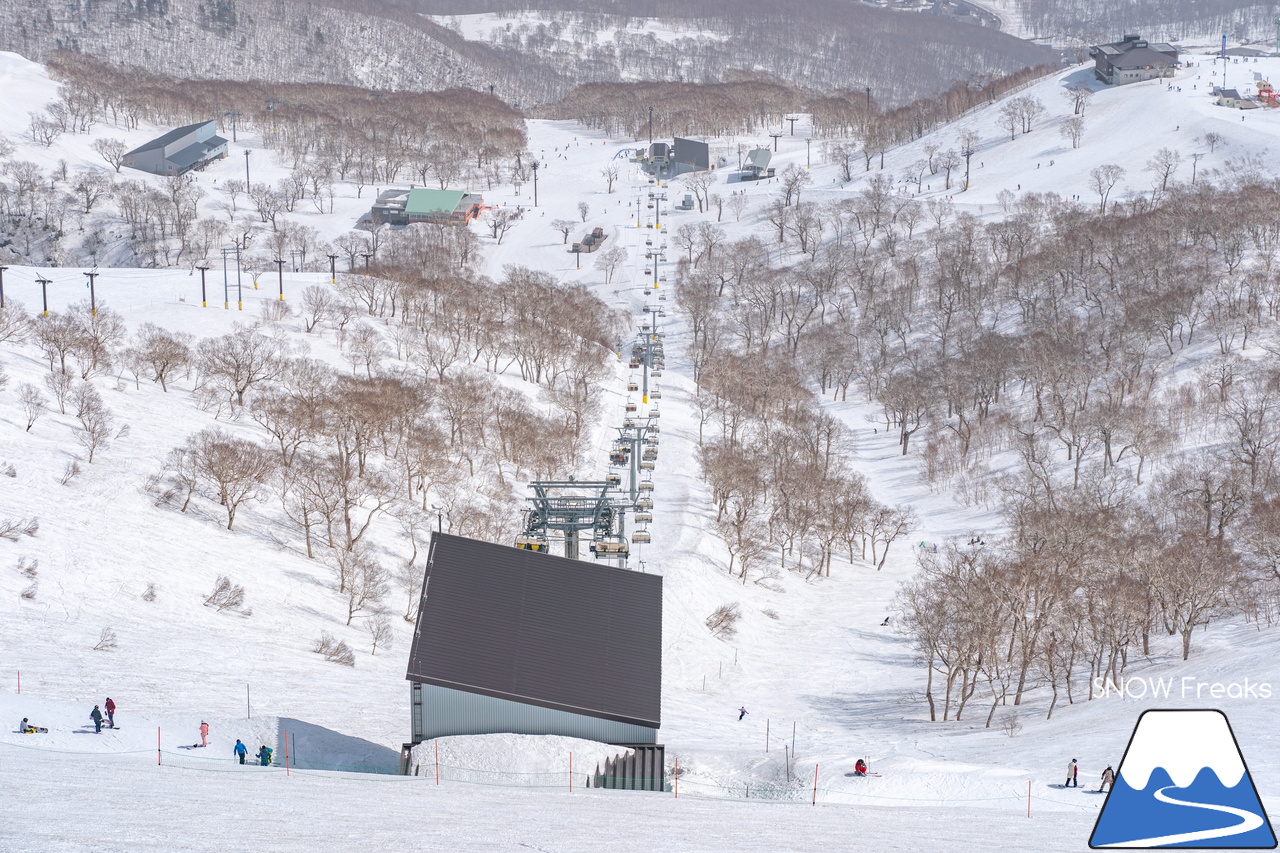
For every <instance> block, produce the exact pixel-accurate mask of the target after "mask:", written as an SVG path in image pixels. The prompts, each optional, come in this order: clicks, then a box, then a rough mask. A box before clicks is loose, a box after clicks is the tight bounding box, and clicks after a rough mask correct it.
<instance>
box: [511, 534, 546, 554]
mask: <svg viewBox="0 0 1280 853" xmlns="http://www.w3.org/2000/svg"><path fill="white" fill-rule="evenodd" d="M516 547H517V548H520V549H521V550H524V551H538V552H545V551H546V550H547V540H546V539H544V538H543V537H541V536H537V535H534V534H531V533H521V534H520V535H519V536H517V537H516Z"/></svg>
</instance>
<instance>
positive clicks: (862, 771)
mask: <svg viewBox="0 0 1280 853" xmlns="http://www.w3.org/2000/svg"><path fill="white" fill-rule="evenodd" d="M853 773H854V775H855V776H866V775H867V762H865V761H863V760H862V759H861V758H859V759H858V763H857V764H855V765H853Z"/></svg>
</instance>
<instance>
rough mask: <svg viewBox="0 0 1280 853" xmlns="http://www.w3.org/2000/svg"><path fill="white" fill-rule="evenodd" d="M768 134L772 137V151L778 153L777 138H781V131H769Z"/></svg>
mask: <svg viewBox="0 0 1280 853" xmlns="http://www.w3.org/2000/svg"><path fill="white" fill-rule="evenodd" d="M769 135H770V136H772V137H773V152H774V153H775V154H776V153H778V140H779V139H781V138H782V131H778V132H777V133H770V134H769Z"/></svg>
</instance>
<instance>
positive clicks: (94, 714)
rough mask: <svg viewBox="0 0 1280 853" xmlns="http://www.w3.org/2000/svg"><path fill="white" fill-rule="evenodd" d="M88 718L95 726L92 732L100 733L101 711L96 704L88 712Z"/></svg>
mask: <svg viewBox="0 0 1280 853" xmlns="http://www.w3.org/2000/svg"><path fill="white" fill-rule="evenodd" d="M89 719H91V720H93V725H94V726H95V727H96V731H95V732H94V734H99V735H100V734H102V711H101V710H99V708H98V706H97V705H94V706H93V710H92V711H90V712H89Z"/></svg>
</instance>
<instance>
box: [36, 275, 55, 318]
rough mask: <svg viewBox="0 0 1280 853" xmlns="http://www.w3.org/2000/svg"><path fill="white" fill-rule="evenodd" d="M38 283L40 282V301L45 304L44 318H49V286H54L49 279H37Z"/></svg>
mask: <svg viewBox="0 0 1280 853" xmlns="http://www.w3.org/2000/svg"><path fill="white" fill-rule="evenodd" d="M36 281H38V282H40V301H41V302H43V303H44V316H45V317H48V316H49V285H51V284H53V282H52V281H50V280H49V279H47V278H38V279H36Z"/></svg>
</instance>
